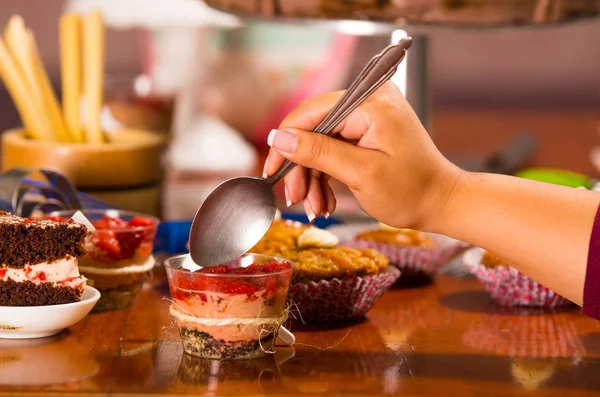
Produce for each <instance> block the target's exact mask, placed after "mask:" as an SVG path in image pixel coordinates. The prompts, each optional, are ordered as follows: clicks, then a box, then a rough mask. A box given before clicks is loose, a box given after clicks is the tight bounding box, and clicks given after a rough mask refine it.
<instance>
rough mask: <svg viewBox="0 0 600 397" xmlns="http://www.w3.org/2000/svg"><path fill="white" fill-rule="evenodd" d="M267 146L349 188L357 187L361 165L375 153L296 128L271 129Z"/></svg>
mask: <svg viewBox="0 0 600 397" xmlns="http://www.w3.org/2000/svg"><path fill="white" fill-rule="evenodd" d="M268 143H269V146H271V147H272V148H273V149H275V150H276V151H277V152H278V153H279V154H280V155H281V156H283V157H285V158H287V159H288V160H290V161H292V162H294V163H296V164H299V165H301V166H304V167H306V168H314V169H317V170H319V171H322V172H324V173H326V174H328V175H331V176H332V177H334V178H336V179H338V180H339V181H341V182H343V183H344V184H346V185H348V186H349V187H351V188H352V187H356V186H357V185H358V184H360V180H361V179H362V178H361V174H362V173H363V172H364V165H366V164H368V162H369V161H370V158H371V157H372V156H373V154H374V153H377V152H375V151H372V150H367V149H362V148H358V147H356V146H353V145H351V144H348V143H345V142H342V141H340V140H338V139H333V138H330V137H328V136H325V135H320V134H315V133H312V132H307V131H302V130H297V129H295V130H273V131H271V133H270V134H269V139H268ZM272 153H273V151H272ZM270 157H271V156H270ZM271 162H272V160H269V163H271Z"/></svg>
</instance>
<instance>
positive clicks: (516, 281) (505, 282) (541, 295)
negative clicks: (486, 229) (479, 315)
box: [463, 247, 572, 308]
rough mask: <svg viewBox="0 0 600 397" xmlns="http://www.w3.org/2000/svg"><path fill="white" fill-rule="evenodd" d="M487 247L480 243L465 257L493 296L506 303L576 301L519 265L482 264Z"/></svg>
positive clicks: (538, 304)
mask: <svg viewBox="0 0 600 397" xmlns="http://www.w3.org/2000/svg"><path fill="white" fill-rule="evenodd" d="M483 253H484V250H483V249H481V248H478V247H475V248H472V249H470V250H469V251H467V252H465V254H464V256H463V261H464V262H465V264H466V266H467V267H468V268H469V270H470V271H471V273H473V274H474V275H475V276H476V277H477V278H478V279H479V281H480V282H481V283H482V284H483V288H484V289H485V290H486V291H487V292H488V293H489V294H490V296H491V297H492V299H493V300H494V301H496V302H498V303H499V304H501V305H504V306H524V307H548V308H552V307H561V306H567V305H571V304H572V303H571V302H570V301H569V300H567V299H565V298H563V297H562V296H560V295H558V294H557V293H556V292H554V291H552V290H551V289H549V288H546V287H544V286H543V285H541V284H539V283H538V282H537V281H534V280H532V279H531V278H529V277H527V276H526V275H524V274H523V273H521V272H519V271H518V270H517V269H515V268H513V267H511V266H509V267H506V266H497V267H494V268H487V267H485V266H484V265H483V264H481V259H482V257H483Z"/></svg>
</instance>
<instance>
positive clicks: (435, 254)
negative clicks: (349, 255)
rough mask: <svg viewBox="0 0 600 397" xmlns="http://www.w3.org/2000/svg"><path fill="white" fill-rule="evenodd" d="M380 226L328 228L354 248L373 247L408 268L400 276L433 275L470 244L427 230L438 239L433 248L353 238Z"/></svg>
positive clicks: (433, 237) (392, 260) (400, 266)
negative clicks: (416, 273)
mask: <svg viewBox="0 0 600 397" xmlns="http://www.w3.org/2000/svg"><path fill="white" fill-rule="evenodd" d="M378 228H380V226H379V224H373V223H368V224H354V225H352V224H350V225H340V226H332V227H330V228H328V229H327V230H329V231H330V232H332V233H333V234H335V235H337V236H338V238H339V239H340V245H343V246H346V247H352V248H372V249H375V250H376V251H379V252H381V253H382V254H384V255H385V256H387V257H388V258H389V260H390V264H391V265H393V266H395V267H397V268H398V269H400V271H407V273H406V274H404V275H403V276H402V277H401V279H402V278H404V277H405V276H408V275H409V273H414V272H422V273H424V274H426V275H428V276H433V275H434V274H435V273H436V272H437V271H438V270H439V269H440V268H441V267H443V266H444V265H446V264H447V263H448V262H450V261H451V260H452V259H453V258H454V257H455V256H457V255H458V254H460V252H461V251H463V250H465V249H466V248H467V247H468V246H469V245H468V244H467V243H464V242H462V241H459V240H455V239H453V238H450V237H447V236H443V235H440V234H434V233H425V234H427V235H428V236H429V237H430V238H431V239H433V241H435V246H434V247H431V248H423V247H403V246H398V245H392V244H385V243H376V242H372V241H364V240H357V239H355V238H354V237H355V236H356V235H357V234H359V233H361V232H364V231H366V230H372V229H378Z"/></svg>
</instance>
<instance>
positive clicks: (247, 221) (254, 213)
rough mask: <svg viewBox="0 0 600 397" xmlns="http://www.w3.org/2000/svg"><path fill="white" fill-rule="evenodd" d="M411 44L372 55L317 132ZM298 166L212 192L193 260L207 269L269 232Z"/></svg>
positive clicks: (327, 128)
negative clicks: (283, 185)
mask: <svg viewBox="0 0 600 397" xmlns="http://www.w3.org/2000/svg"><path fill="white" fill-rule="evenodd" d="M411 43H412V39H411V38H410V37H405V38H403V39H402V40H400V41H399V42H398V44H394V45H391V46H389V47H387V48H386V49H385V50H383V51H382V52H381V53H379V54H378V55H376V56H375V57H373V58H372V59H371V60H370V61H369V63H367V65H366V66H365V67H364V69H363V70H362V71H361V72H360V74H359V75H358V77H357V78H356V79H355V80H354V82H353V83H352V85H351V86H350V88H348V90H347V91H346V92H345V94H344V95H343V96H342V98H341V99H340V100H339V101H338V103H337V104H336V105H335V106H334V108H333V109H332V110H331V111H330V112H329V113H328V114H327V116H326V117H325V118H324V119H323V121H321V123H320V124H319V125H318V126H317V127H316V128H315V131H314V132H316V133H319V134H325V135H328V134H329V133H330V132H331V131H332V130H333V129H334V128H335V127H336V126H337V125H338V124H339V123H340V122H341V121H342V120H343V119H344V118H345V117H346V116H347V115H348V114H349V113H350V112H351V111H353V110H354V109H356V107H357V106H358V105H360V104H361V103H362V102H363V101H364V100H365V99H367V98H368V97H369V96H370V95H371V94H372V93H373V92H375V90H377V89H378V88H379V87H381V86H382V85H383V84H384V83H385V82H386V81H388V80H389V79H390V78H391V77H392V76H393V75H394V73H395V72H396V68H397V67H398V65H399V64H400V62H401V61H402V59H404V56H405V55H406V50H408V48H409V47H410V45H411ZM294 166H295V164H294V163H292V162H290V161H286V162H285V163H283V165H282V166H281V167H280V168H279V170H278V171H277V172H276V173H275V174H273V175H272V176H270V177H268V178H266V179H263V178H254V177H239V178H233V179H230V180H228V181H226V182H224V183H222V184H221V185H219V186H218V187H217V188H216V189H215V190H213V192H212V193H211V194H210V195H209V196H208V197H207V199H206V200H205V201H204V203H203V204H202V206H201V207H200V209H199V210H198V212H197V213H196V216H195V217H194V221H193V223H192V229H191V231H190V255H191V257H192V259H193V260H194V262H195V263H196V264H197V265H198V266H203V267H208V266H216V265H218V264H223V263H229V262H231V261H233V260H234V259H236V258H238V257H239V256H240V255H242V254H244V253H246V252H247V251H248V250H249V249H251V248H252V247H253V246H254V245H255V244H256V243H257V242H258V241H259V240H260V239H261V238H262V237H263V236H264V235H265V233H266V232H267V230H268V229H269V227H270V226H271V223H272V222H273V219H274V217H275V211H276V203H275V192H274V190H273V186H274V185H275V184H276V183H277V182H279V180H280V179H281V178H283V177H284V176H285V175H286V174H287V173H288V172H289V171H290V170H291V169H292V168H293V167H294Z"/></svg>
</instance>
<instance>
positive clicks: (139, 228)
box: [49, 210, 158, 311]
mask: <svg viewBox="0 0 600 397" xmlns="http://www.w3.org/2000/svg"><path fill="white" fill-rule="evenodd" d="M82 212H83V214H84V215H85V216H86V217H87V218H88V220H89V221H90V223H91V224H92V225H93V227H94V228H95V231H94V232H93V233H92V235H91V237H90V238H89V239H88V240H87V244H86V248H87V254H86V255H85V256H83V257H82V258H81V260H80V266H79V269H80V271H81V273H83V274H84V275H85V276H86V277H87V279H88V280H89V283H90V284H92V285H93V286H94V287H95V288H97V289H98V290H99V291H100V293H101V298H100V300H99V301H98V304H97V305H96V306H95V307H94V310H95V311H103V310H115V309H121V308H125V307H128V306H129V305H130V304H131V303H132V302H133V300H134V299H135V297H136V296H137V295H138V293H139V291H141V289H142V286H143V283H144V281H145V280H146V278H147V277H148V274H149V272H150V271H151V270H152V269H153V268H154V265H155V260H154V256H153V255H152V250H153V248H154V237H155V235H156V229H157V226H158V220H157V219H155V218H153V217H150V216H146V215H140V214H136V213H132V212H126V211H117V210H83V211H82ZM67 216H70V214H67V213H64V212H59V213H55V214H52V215H51V216H50V217H49V218H50V219H53V220H56V221H61V220H62V221H64V220H65V219H66V217H67Z"/></svg>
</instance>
